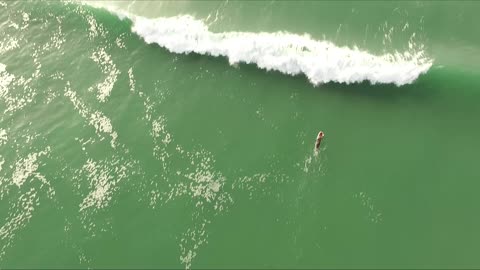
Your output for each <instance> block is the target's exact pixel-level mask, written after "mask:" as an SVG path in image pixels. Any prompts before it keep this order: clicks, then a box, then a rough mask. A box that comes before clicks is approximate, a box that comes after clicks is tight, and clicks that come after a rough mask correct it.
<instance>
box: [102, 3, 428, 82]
mask: <svg viewBox="0 0 480 270" xmlns="http://www.w3.org/2000/svg"><path fill="white" fill-rule="evenodd" d="M108 10H110V11H111V12H113V13H115V14H117V15H118V16H119V17H120V18H121V19H123V18H125V17H127V18H129V19H130V20H131V21H132V23H133V26H132V31H133V32H134V33H136V34H137V35H139V36H140V37H142V38H143V39H144V40H145V42H147V43H149V44H150V43H156V44H158V45H160V46H161V47H164V48H166V49H167V50H169V51H170V52H173V53H183V54H188V53H192V52H193V53H197V54H203V55H211V56H224V57H227V58H228V60H229V62H230V64H232V65H234V64H236V63H247V64H256V65H257V66H258V67H260V68H262V69H266V70H276V71H280V72H282V73H285V74H289V75H297V74H302V73H303V74H305V76H306V77H307V78H308V79H309V81H310V82H311V83H312V84H314V85H318V84H322V83H328V82H339V83H347V84H350V83H358V82H362V81H370V82H371V83H373V84H376V83H387V84H388V83H393V84H395V85H397V86H401V85H404V84H409V83H412V82H413V81H414V80H416V79H417V78H418V76H420V75H421V74H423V73H426V72H427V71H428V70H429V69H430V67H431V66H432V60H431V59H429V58H428V57H426V56H425V55H424V53H423V51H422V50H419V51H415V52H409V51H406V52H404V53H398V52H396V53H394V54H384V55H373V54H370V53H368V52H366V51H362V50H359V49H357V48H354V49H352V48H348V47H338V46H336V45H335V44H333V43H331V42H329V41H319V40H314V39H312V38H311V37H310V36H309V35H307V34H305V35H297V34H291V33H285V32H275V33H264V32H262V33H250V32H224V33H213V32H210V31H209V29H208V26H207V25H206V24H205V23H204V22H203V21H200V20H196V19H195V18H193V17H192V16H189V15H182V16H176V17H169V18H156V19H149V18H144V17H141V16H136V15H132V14H129V13H126V12H123V11H118V10H112V9H108Z"/></svg>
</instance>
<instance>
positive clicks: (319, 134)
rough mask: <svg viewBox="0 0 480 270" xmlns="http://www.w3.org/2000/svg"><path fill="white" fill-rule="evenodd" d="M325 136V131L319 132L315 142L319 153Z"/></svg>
mask: <svg viewBox="0 0 480 270" xmlns="http://www.w3.org/2000/svg"><path fill="white" fill-rule="evenodd" d="M324 136H325V133H323V131H320V132H318V135H317V140H316V142H315V150H317V151H318V149H319V148H320V143H321V142H322V139H323V137H324Z"/></svg>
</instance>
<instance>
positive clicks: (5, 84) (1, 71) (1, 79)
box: [0, 63, 38, 113]
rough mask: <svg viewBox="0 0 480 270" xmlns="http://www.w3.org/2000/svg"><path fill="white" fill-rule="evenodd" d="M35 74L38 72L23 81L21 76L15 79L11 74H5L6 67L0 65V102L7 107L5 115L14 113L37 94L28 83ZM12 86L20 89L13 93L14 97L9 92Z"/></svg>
mask: <svg viewBox="0 0 480 270" xmlns="http://www.w3.org/2000/svg"><path fill="white" fill-rule="evenodd" d="M37 73H38V71H35V73H34V74H32V77H31V78H29V79H25V78H24V77H23V76H21V77H19V78H15V76H14V75H13V74H10V73H8V72H7V70H6V65H4V64H2V63H0V100H3V101H4V102H5V103H6V105H7V106H6V107H7V108H6V109H5V111H4V112H5V113H8V112H15V111H17V110H19V109H22V108H23V107H25V106H26V105H27V104H29V103H31V102H32V101H33V98H34V97H35V96H36V94H37V92H36V91H34V90H33V89H32V88H31V87H30V85H29V83H30V82H31V81H32V80H33V78H36V77H35V76H36V75H37ZM13 86H19V87H21V90H18V91H14V92H15V94H16V96H14V95H13V93H11V92H12V91H9V89H10V88H11V87H13Z"/></svg>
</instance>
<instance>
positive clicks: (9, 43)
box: [0, 36, 19, 54]
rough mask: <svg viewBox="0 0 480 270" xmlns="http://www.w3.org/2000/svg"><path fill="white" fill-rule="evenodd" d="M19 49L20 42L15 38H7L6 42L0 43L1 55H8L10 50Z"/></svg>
mask: <svg viewBox="0 0 480 270" xmlns="http://www.w3.org/2000/svg"><path fill="white" fill-rule="evenodd" d="M18 47H19V44H18V40H17V39H16V38H14V37H8V36H7V37H6V39H5V40H3V41H2V42H0V53H1V54H3V53H6V52H8V51H10V50H13V49H16V48H18Z"/></svg>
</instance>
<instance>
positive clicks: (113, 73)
mask: <svg viewBox="0 0 480 270" xmlns="http://www.w3.org/2000/svg"><path fill="white" fill-rule="evenodd" d="M90 58H91V59H92V60H93V61H94V62H95V63H97V64H99V65H100V69H101V70H102V73H103V74H104V75H105V76H106V77H105V80H104V81H103V82H101V83H99V84H97V85H96V88H97V90H98V94H97V98H98V100H99V101H100V102H105V101H106V99H107V97H108V96H110V93H111V92H112V89H113V85H114V84H115V82H116V81H117V77H118V75H119V74H120V71H119V70H118V69H117V67H116V66H115V64H114V63H113V61H112V57H111V56H110V55H109V54H107V53H106V52H105V49H104V48H100V50H99V51H97V52H94V53H93V54H92V56H91V57H90ZM89 90H93V88H90V89H89Z"/></svg>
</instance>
